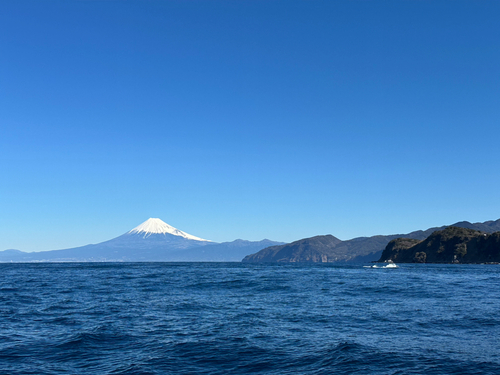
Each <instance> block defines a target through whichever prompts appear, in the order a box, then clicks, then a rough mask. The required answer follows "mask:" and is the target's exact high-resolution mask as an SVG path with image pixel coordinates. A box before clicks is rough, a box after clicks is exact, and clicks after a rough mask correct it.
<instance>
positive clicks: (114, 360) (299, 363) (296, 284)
mask: <svg viewBox="0 0 500 375" xmlns="http://www.w3.org/2000/svg"><path fill="white" fill-rule="evenodd" d="M499 287H500V266H498V265H425V264H419V265H400V267H399V268H394V269H380V268H379V269H374V268H364V267H363V266H362V265H354V264H353V265H345V264H344V265H335V264H310V265H309V264H301V265H296V264H276V265H265V264H241V263H107V264H106V263H53V264H48V263H42V264H0V373H1V374H353V373H355V374H499V373H500V288H499Z"/></svg>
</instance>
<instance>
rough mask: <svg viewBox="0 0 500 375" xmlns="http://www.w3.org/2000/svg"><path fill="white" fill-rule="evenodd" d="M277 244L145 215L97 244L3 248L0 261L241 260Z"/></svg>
mask: <svg viewBox="0 0 500 375" xmlns="http://www.w3.org/2000/svg"><path fill="white" fill-rule="evenodd" d="M276 244H281V243H280V242H274V241H269V240H263V241H256V242H252V241H243V240H236V241H233V242H227V243H215V242H212V241H209V240H205V239H202V238H199V237H196V236H193V235H191V234H188V233H186V232H183V231H181V230H179V229H176V228H174V227H172V226H170V225H168V224H167V223H165V222H163V221H162V220H160V219H148V220H146V221H145V222H144V223H142V224H140V225H139V226H137V227H135V228H134V229H132V230H130V231H129V232H127V233H125V234H123V235H121V236H119V237H116V238H113V239H111V240H109V241H105V242H101V243H99V244H95V245H86V246H81V247H75V248H71V249H63V250H52V251H41V252H34V253H25V252H22V251H18V250H6V251H1V252H0V261H2V262H88V261H95V262H103V261H107V262H112V261H127V262H141V261H142V262H150V261H165V262H169V261H192V262H199V261H221V262H222V261H240V260H241V259H242V258H243V257H244V256H245V255H247V254H250V253H252V252H256V251H259V250H261V249H263V248H265V247H267V246H271V245H276ZM202 249H203V250H202Z"/></svg>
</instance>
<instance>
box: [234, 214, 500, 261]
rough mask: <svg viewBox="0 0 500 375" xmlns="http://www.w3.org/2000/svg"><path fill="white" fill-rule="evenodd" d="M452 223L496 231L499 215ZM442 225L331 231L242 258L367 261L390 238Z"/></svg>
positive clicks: (415, 235) (418, 235)
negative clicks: (356, 233)
mask: <svg viewBox="0 0 500 375" xmlns="http://www.w3.org/2000/svg"><path fill="white" fill-rule="evenodd" d="M453 226H455V227H461V228H468V229H476V230H481V231H483V232H486V233H493V232H496V231H500V219H499V220H496V221H486V222H484V223H474V224H472V223H469V222H468V221H461V222H459V223H455V224H453ZM446 227H448V226H443V227H439V228H429V229H427V230H425V231H422V230H419V231H415V232H411V233H408V234H393V235H388V236H381V235H379V236H372V237H358V238H354V239H352V240H348V241H340V240H339V239H338V238H335V237H333V236H332V235H326V236H316V237H311V238H305V239H302V240H298V241H295V242H292V243H289V244H285V245H281V246H272V247H268V248H265V249H262V250H261V251H259V252H257V253H255V254H251V255H248V256H246V257H245V258H244V259H243V262H272V263H274V262H347V261H349V262H371V261H376V260H378V259H379V258H380V256H381V254H382V251H383V250H384V249H385V247H386V246H387V244H388V243H389V241H391V240H394V239H396V238H400V237H405V238H409V239H415V240H424V239H426V238H427V237H428V236H429V235H430V234H432V233H433V232H435V231H437V230H442V229H444V228H446Z"/></svg>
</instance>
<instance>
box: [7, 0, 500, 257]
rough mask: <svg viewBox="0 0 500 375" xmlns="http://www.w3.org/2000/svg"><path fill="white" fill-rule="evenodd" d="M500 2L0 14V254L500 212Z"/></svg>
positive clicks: (372, 230) (357, 227)
mask: <svg viewBox="0 0 500 375" xmlns="http://www.w3.org/2000/svg"><path fill="white" fill-rule="evenodd" d="M499 19H500V1H496V0H495V1H487V0H483V1H473V0H471V1H459V0H455V1H439V0H429V1H425V0H419V1H416V0H415V1H396V0H394V1H361V0H360V1H331V0H327V1H314V0H310V1H305V0H304V1H295V0H282V1H280V0H272V1H270V0H266V1H260V0H246V1H245V0H241V1H239V0H238V1H229V0H225V1H211V0H199V1H196V0H190V1H185V0H182V1H181V0H179V1H152V0H150V1H131V0H127V1H86V0H80V1H67V0H60V1H57V0H51V1H29V0H23V1H18V0H4V1H1V2H0V250H3V249H8V248H14V249H19V250H24V251H35V250H52V249H61V248H68V247H74V246H80V245H86V244H89V243H98V242H101V241H104V240H107V239H111V238H114V237H116V236H118V235H121V234H123V233H124V232H126V231H128V230H130V229H132V228H133V227H135V226H137V225H138V224H140V223H141V222H143V221H145V220H146V219H148V218H150V217H158V218H161V219H162V220H164V221H166V222H167V223H169V224H170V225H173V226H174V227H177V228H179V229H181V230H183V231H185V232H188V233H190V234H193V235H195V236H198V237H202V238H207V239H211V240H214V241H218V242H222V241H232V240H234V239H237V238H243V239H248V240H260V239H263V238H269V239H273V240H279V241H287V242H289V241H294V240H297V239H300V238H305V237H310V236H314V235H318V234H333V235H334V236H337V237H339V238H340V239H350V238H353V237H358V236H370V235H375V234H394V233H406V232H410V231H413V230H418V229H426V228H429V227H432V226H439V225H445V224H452V223H454V222H457V221H461V220H468V221H472V222H478V221H481V222H482V221H486V220H496V219H498V218H500V198H499V194H500V121H499V119H500V22H499Z"/></svg>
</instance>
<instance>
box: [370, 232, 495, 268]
mask: <svg viewBox="0 0 500 375" xmlns="http://www.w3.org/2000/svg"><path fill="white" fill-rule="evenodd" d="M388 260H392V261H394V262H399V263H487V262H500V232H495V233H492V234H489V233H485V232H481V231H478V230H474V229H469V228H460V227H455V226H451V227H447V228H446V229H444V230H440V231H436V232H434V233H432V234H431V235H430V236H429V237H427V238H426V239H425V240H423V241H417V242H412V240H408V239H405V238H398V239H396V240H393V241H391V242H389V244H388V245H387V247H386V248H385V250H384V251H383V253H382V256H381V258H380V260H379V261H381V262H384V261H388Z"/></svg>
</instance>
